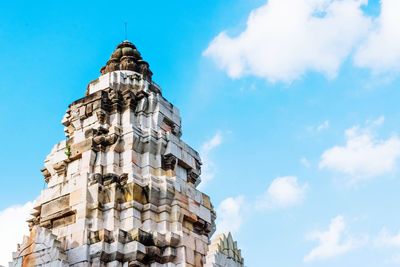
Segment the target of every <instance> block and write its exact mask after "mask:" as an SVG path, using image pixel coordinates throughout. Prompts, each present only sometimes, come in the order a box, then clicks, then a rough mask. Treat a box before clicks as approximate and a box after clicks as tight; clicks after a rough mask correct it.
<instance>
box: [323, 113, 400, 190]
mask: <svg viewBox="0 0 400 267" xmlns="http://www.w3.org/2000/svg"><path fill="white" fill-rule="evenodd" d="M383 121H384V118H383V117H381V118H379V119H378V120H376V121H374V122H372V123H371V124H370V125H368V126H367V127H366V128H361V127H359V126H354V127H352V128H349V129H347V130H346V131H345V137H346V143H345V144H344V145H337V146H334V147H332V148H329V149H328V150H326V151H325V152H324V153H323V154H322V156H321V161H320V163H319V168H320V169H327V170H331V171H335V172H339V173H342V174H345V175H347V176H349V177H350V178H351V182H352V183H354V182H359V181H362V180H365V179H368V178H371V177H377V176H381V175H383V174H387V173H390V172H392V171H393V170H394V169H395V167H396V163H397V160H398V159H399V157H400V138H399V137H398V136H392V137H389V138H387V139H378V138H377V137H375V135H374V133H373V132H374V129H373V127H374V126H377V125H380V124H382V123H383Z"/></svg>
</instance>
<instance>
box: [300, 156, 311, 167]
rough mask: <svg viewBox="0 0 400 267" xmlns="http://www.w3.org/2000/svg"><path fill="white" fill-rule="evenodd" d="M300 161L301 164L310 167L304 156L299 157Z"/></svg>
mask: <svg viewBox="0 0 400 267" xmlns="http://www.w3.org/2000/svg"><path fill="white" fill-rule="evenodd" d="M300 163H301V165H303V166H304V167H306V168H310V167H311V162H310V161H309V160H308V159H307V158H305V157H302V158H301V159H300Z"/></svg>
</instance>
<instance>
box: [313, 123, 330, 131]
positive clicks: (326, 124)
mask: <svg viewBox="0 0 400 267" xmlns="http://www.w3.org/2000/svg"><path fill="white" fill-rule="evenodd" d="M329 127H330V123H329V121H324V122H323V123H321V124H320V125H318V126H317V129H316V130H317V132H321V131H323V130H326V129H329Z"/></svg>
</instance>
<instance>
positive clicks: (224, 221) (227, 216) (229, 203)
mask: <svg viewBox="0 0 400 267" xmlns="http://www.w3.org/2000/svg"><path fill="white" fill-rule="evenodd" d="M243 205H244V197H243V196H238V197H229V198H226V199H225V200H223V201H222V202H221V203H220V204H219V206H218V208H217V214H218V218H217V225H218V226H217V233H226V232H233V233H235V232H237V231H238V230H239V228H240V226H241V225H242V223H243Z"/></svg>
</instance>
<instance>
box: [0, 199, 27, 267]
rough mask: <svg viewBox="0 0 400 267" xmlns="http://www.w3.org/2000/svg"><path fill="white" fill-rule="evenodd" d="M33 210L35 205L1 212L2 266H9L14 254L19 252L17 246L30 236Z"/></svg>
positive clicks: (0, 258) (21, 206)
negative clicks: (29, 221)
mask: <svg viewBox="0 0 400 267" xmlns="http://www.w3.org/2000/svg"><path fill="white" fill-rule="evenodd" d="M32 208H33V203H32V202H28V203H26V204H25V205H20V206H12V207H9V208H7V209H5V210H2V211H0V229H2V231H1V242H0V265H4V266H8V262H9V261H11V259H12V252H14V251H16V250H17V244H19V243H21V242H22V238H23V236H24V235H27V234H28V224H27V223H26V220H27V219H28V218H29V212H30V211H31V210H32Z"/></svg>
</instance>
